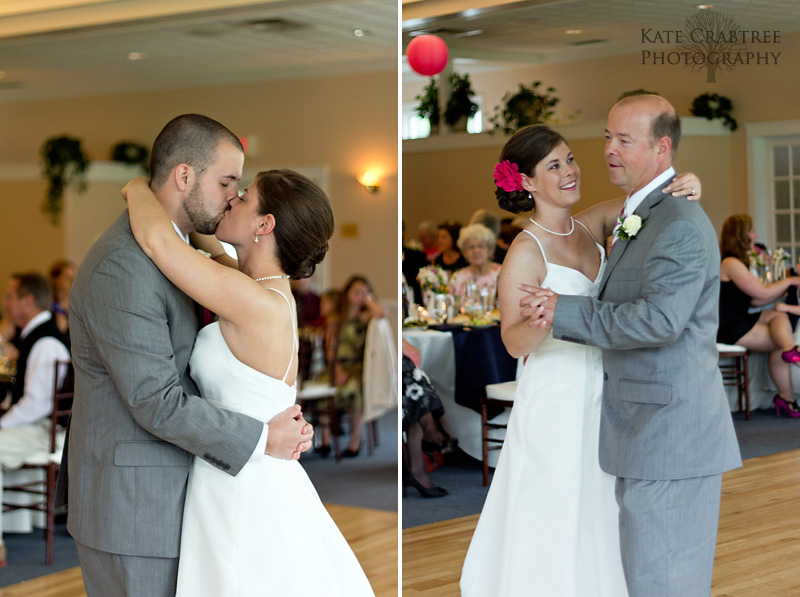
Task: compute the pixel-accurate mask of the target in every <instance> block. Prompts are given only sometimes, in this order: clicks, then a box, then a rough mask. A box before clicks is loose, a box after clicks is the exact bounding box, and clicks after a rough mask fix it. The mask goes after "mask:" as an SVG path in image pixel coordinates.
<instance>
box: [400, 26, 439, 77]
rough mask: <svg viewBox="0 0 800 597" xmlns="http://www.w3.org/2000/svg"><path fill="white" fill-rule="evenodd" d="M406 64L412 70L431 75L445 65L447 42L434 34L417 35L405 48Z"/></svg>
mask: <svg viewBox="0 0 800 597" xmlns="http://www.w3.org/2000/svg"><path fill="white" fill-rule="evenodd" d="M406 58H407V59H408V65H409V66H410V67H411V68H412V69H413V70H414V72H416V73H418V74H420V75H422V76H424V77H432V76H434V75H438V74H439V73H440V72H442V70H444V67H445V66H446V65H447V44H446V43H444V41H443V40H442V38H440V37H436V36H435V35H419V36H417V37H415V38H414V39H412V40H411V42H410V43H409V44H408V47H407V48H406Z"/></svg>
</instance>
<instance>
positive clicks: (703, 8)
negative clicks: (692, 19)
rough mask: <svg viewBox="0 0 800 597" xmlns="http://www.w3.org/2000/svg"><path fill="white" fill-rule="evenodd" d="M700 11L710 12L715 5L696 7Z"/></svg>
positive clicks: (699, 5)
mask: <svg viewBox="0 0 800 597" xmlns="http://www.w3.org/2000/svg"><path fill="white" fill-rule="evenodd" d="M696 8H697V9H698V10H708V9H711V8H714V5H713V4H698V5H697V7H696Z"/></svg>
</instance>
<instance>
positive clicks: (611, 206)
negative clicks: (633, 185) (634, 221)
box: [575, 172, 702, 243]
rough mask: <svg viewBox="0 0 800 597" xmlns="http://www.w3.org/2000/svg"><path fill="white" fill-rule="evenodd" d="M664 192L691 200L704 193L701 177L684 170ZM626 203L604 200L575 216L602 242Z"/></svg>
mask: <svg viewBox="0 0 800 597" xmlns="http://www.w3.org/2000/svg"><path fill="white" fill-rule="evenodd" d="M692 191H694V195H691V194H690V193H691V192H692ZM663 192H664V193H672V196H673V197H681V196H685V197H686V198H687V199H689V200H690V201H698V200H699V199H700V195H701V194H702V184H700V179H699V178H697V175H696V174H694V173H692V172H682V173H681V174H678V175H677V176H675V178H673V179H672V182H670V183H669V185H667V186H666V187H664V189H663ZM624 204H625V197H620V198H618V199H611V200H610V201H603V202H602V203H598V204H597V205H593V206H592V207H589V208H587V209H584V210H583V211H582V212H580V213H579V214H578V215H577V216H575V217H576V218H577V219H578V220H580V221H581V222H583V223H584V224H585V225H586V226H587V227H588V228H589V230H590V231H591V232H592V235H593V236H594V237H595V238H596V239H597V240H598V242H601V243H602V242H603V240H605V239H606V238H608V237H609V236H611V233H612V232H613V231H614V226H615V225H616V223H617V216H619V212H620V211H622V206H623V205H624Z"/></svg>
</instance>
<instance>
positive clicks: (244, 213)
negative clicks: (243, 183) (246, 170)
mask: <svg viewBox="0 0 800 597" xmlns="http://www.w3.org/2000/svg"><path fill="white" fill-rule="evenodd" d="M257 207H258V188H257V186H256V181H255V180H254V181H253V182H251V183H250V184H249V185H247V188H246V189H245V190H244V193H242V194H241V195H239V197H238V198H236V197H234V198H233V199H232V200H231V202H230V209H228V211H226V212H225V213H224V214H223V216H222V219H221V220H220V222H219V225H218V226H217V232H216V237H217V238H218V239H219V240H221V241H224V242H226V243H230V244H232V245H237V244H238V245H241V244H243V243H245V242H253V240H254V238H255V234H256V228H257V226H258V219H259V218H260V217H261V216H259V215H258V213H256V208H257Z"/></svg>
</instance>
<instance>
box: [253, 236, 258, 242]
mask: <svg viewBox="0 0 800 597" xmlns="http://www.w3.org/2000/svg"><path fill="white" fill-rule="evenodd" d="M253 242H255V243H257V242H258V234H256V238H255V240H254V241H253Z"/></svg>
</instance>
